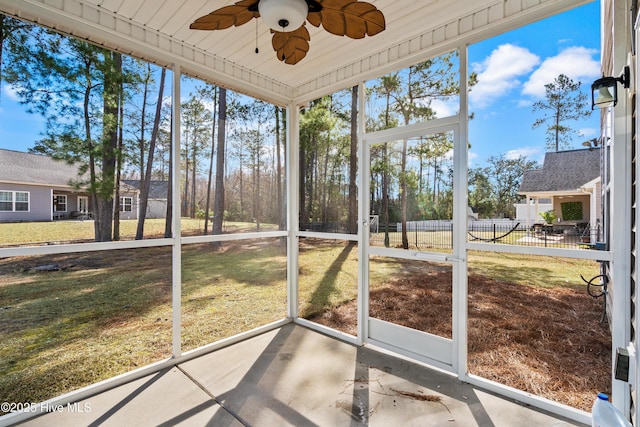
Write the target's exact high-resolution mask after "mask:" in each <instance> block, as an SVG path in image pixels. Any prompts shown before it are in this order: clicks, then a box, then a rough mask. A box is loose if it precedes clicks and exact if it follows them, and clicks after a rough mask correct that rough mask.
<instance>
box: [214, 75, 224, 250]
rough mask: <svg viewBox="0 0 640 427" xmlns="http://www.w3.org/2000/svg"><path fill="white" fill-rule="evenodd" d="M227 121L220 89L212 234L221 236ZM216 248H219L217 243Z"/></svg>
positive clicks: (222, 90) (221, 89) (222, 92)
mask: <svg viewBox="0 0 640 427" xmlns="http://www.w3.org/2000/svg"><path fill="white" fill-rule="evenodd" d="M226 120H227V90H226V89H225V88H222V87H221V88H220V98H219V99H218V146H217V150H216V151H217V154H216V193H215V198H214V202H213V234H222V221H223V220H224V163H225V161H224V160H225V157H224V156H225V150H224V145H225V138H226V123H225V122H226ZM216 246H220V244H219V242H218V244H217V245H216Z"/></svg>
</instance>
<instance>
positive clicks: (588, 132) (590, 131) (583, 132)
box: [578, 128, 600, 138]
mask: <svg viewBox="0 0 640 427" xmlns="http://www.w3.org/2000/svg"><path fill="white" fill-rule="evenodd" d="M599 133H600V131H599V130H598V129H594V128H582V129H578V135H580V136H581V137H585V138H588V137H590V136H597V135H598V134H599Z"/></svg>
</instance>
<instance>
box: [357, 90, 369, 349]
mask: <svg viewBox="0 0 640 427" xmlns="http://www.w3.org/2000/svg"><path fill="white" fill-rule="evenodd" d="M365 97H366V91H365V87H364V83H362V82H361V83H360V84H359V85H358V340H357V343H358V345H363V344H364V343H365V342H366V341H367V337H368V336H369V327H368V320H369V232H370V224H369V212H370V210H369V150H368V149H367V147H366V146H365V144H364V141H363V139H364V134H365V105H366V99H365Z"/></svg>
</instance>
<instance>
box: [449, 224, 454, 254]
mask: <svg viewBox="0 0 640 427" xmlns="http://www.w3.org/2000/svg"><path fill="white" fill-rule="evenodd" d="M449 229H450V230H451V232H450V233H449V234H451V249H452V250H453V222H452V223H451V224H449Z"/></svg>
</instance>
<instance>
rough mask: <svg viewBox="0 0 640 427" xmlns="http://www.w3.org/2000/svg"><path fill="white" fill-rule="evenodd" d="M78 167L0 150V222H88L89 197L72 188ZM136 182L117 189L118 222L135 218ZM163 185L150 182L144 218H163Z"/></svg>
mask: <svg viewBox="0 0 640 427" xmlns="http://www.w3.org/2000/svg"><path fill="white" fill-rule="evenodd" d="M79 178H80V177H79V175H78V167H77V166H76V165H73V164H68V163H66V162H63V161H58V160H54V159H52V158H51V157H48V156H43V155H39V154H31V153H23V152H19V151H12V150H4V149H0V222H17V221H52V220H57V219H88V218H90V217H91V212H92V209H93V206H92V201H91V195H90V194H89V193H88V192H87V191H86V190H85V189H83V188H81V187H78V186H76V185H74V184H73V182H74V181H78V180H79ZM139 186H140V181H136V180H131V181H124V182H123V183H122V185H121V187H120V218H121V219H136V218H137V217H138V206H139V204H140V203H139V195H140V190H139ZM167 186H168V183H167V182H166V181H152V183H151V189H150V193H149V206H148V209H147V217H148V218H164V216H165V212H166V199H167V196H166V195H167V188H168V187H167Z"/></svg>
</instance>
